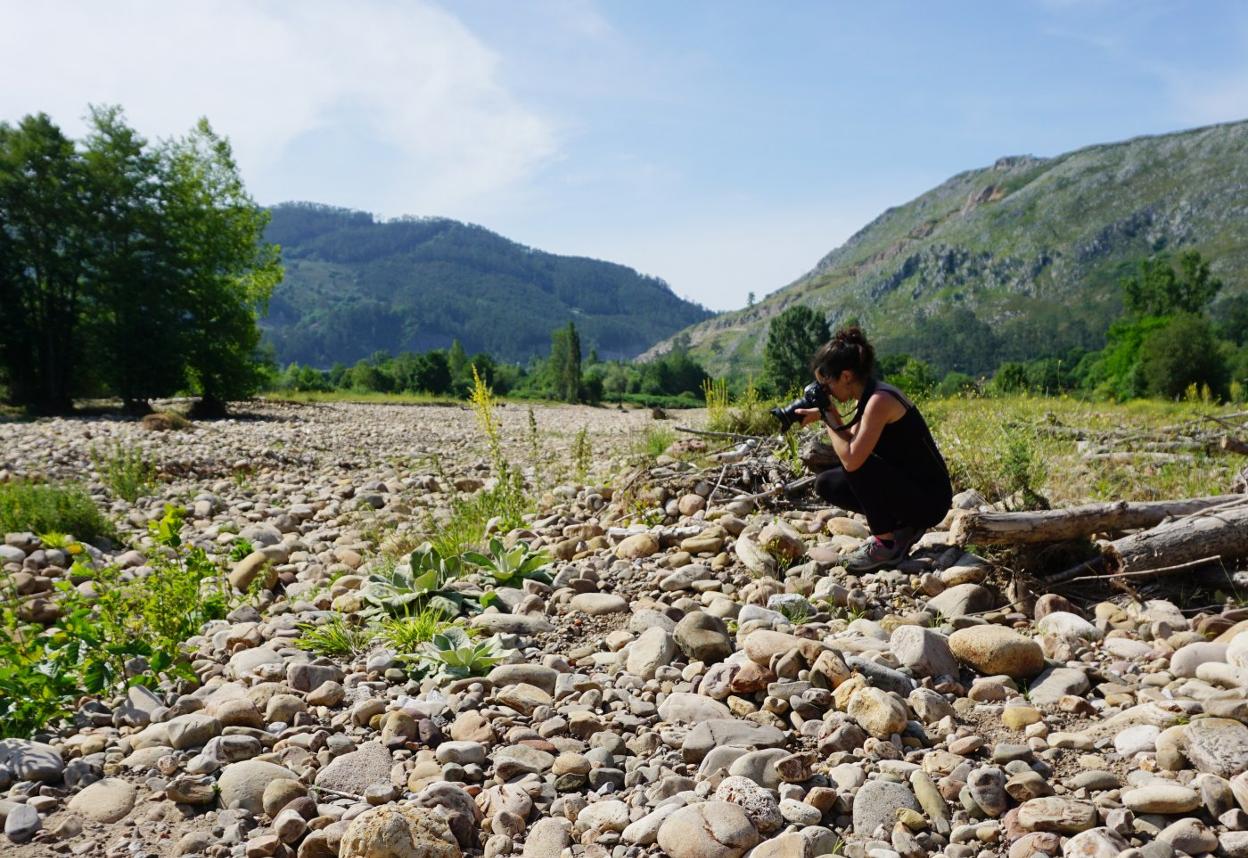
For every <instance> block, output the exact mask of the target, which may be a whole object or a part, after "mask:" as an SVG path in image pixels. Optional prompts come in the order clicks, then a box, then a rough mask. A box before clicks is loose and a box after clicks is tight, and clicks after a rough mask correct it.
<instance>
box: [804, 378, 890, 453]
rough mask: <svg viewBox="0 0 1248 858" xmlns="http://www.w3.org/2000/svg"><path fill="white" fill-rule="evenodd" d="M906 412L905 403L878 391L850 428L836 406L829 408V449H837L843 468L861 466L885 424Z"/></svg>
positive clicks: (871, 450)
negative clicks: (857, 420) (859, 418)
mask: <svg viewBox="0 0 1248 858" xmlns="http://www.w3.org/2000/svg"><path fill="white" fill-rule="evenodd" d="M810 410H811V411H813V412H814V413H815V415H816V418H817V416H818V413H819V412H818V411H815V409H810ZM905 413H906V407H905V406H904V405H902V404H901V403H900V402H898V401H897V399H896V398H895V397H892V396H885V395H883V394H879V393H877V394H875V395H873V396H872V397H871V398H870V399H869V400H867V407H866V410H864V411H863V413H862V420H860V421H859V422H858V423H857V425H855V426H854V427H853V428H852V429H850V428H847V427H845V426H844V425H843V424H842V423H841V415H840V414H839V413H838V412H837V411H836V409H835V408H829V409H828V411H827V415H828V438H829V439H831V442H832V449H833V450H835V451H836V455H837V457H838V458H839V459H840V460H841V464H842V465H843V466H844V467H845V470H847V471H856V470H858V469H859V468H861V467H862V464H863V462H865V461H867V457H868V456H870V455H871V453H872V452H873V451H874V450H875V445H876V443H877V442H878V441H879V440H880V433H881V432H883V431H884V427H885V426H887V425H888V424H889V423H892V422H893V421H895V420H898V419H900V418H901V417H902V416H903V415H904V414H905ZM803 417H805V415H803ZM803 422H805V420H803Z"/></svg>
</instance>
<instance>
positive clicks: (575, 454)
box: [572, 426, 594, 483]
mask: <svg viewBox="0 0 1248 858" xmlns="http://www.w3.org/2000/svg"><path fill="white" fill-rule="evenodd" d="M593 458H594V450H593V447H592V446H591V444H590V441H589V429H588V428H587V427H585V426H582V427H581V429H580V431H579V432H577V433H576V438H574V439H573V441H572V461H573V463H574V465H575V469H576V481H577V482H578V483H584V482H585V481H586V480H587V479H589V467H590V464H591V463H592V462H593Z"/></svg>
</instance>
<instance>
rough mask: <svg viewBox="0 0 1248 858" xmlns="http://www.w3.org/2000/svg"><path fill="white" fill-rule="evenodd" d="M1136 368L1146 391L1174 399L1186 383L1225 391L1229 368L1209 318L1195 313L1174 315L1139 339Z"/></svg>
mask: <svg viewBox="0 0 1248 858" xmlns="http://www.w3.org/2000/svg"><path fill="white" fill-rule="evenodd" d="M1139 367H1140V368H1139V372H1140V376H1141V378H1142V379H1143V382H1144V388H1145V392H1146V393H1148V394H1149V395H1151V396H1162V397H1165V398H1166V399H1177V398H1178V397H1180V396H1182V395H1183V393H1184V391H1186V390H1187V388H1188V386H1189V385H1192V384H1195V385H1197V386H1201V385H1206V384H1207V385H1209V388H1210V389H1211V390H1212V391H1213V392H1214V393H1215V394H1218V395H1223V394H1225V392H1226V385H1227V381H1228V380H1229V378H1228V375H1229V373H1228V368H1227V364H1226V359H1225V358H1224V357H1223V354H1222V350H1221V349H1220V348H1219V347H1218V342H1217V338H1216V337H1215V336H1214V334H1213V328H1212V326H1211V325H1210V324H1209V322H1208V321H1207V320H1206V319H1204V318H1202V317H1200V316H1198V315H1196V314H1194V313H1184V314H1182V315H1178V316H1175V317H1174V318H1173V319H1171V320H1170V321H1168V322H1167V323H1166V324H1165V325H1164V326H1162V327H1159V328H1157V329H1155V330H1153V331H1150V332H1149V333H1148V334H1147V335H1146V336H1145V337H1144V339H1143V341H1142V342H1141V343H1140V352H1139Z"/></svg>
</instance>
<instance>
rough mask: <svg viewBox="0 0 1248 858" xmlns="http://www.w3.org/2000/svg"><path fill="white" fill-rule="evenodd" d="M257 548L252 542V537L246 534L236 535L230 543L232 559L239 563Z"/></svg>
mask: <svg viewBox="0 0 1248 858" xmlns="http://www.w3.org/2000/svg"><path fill="white" fill-rule="evenodd" d="M255 550H256V546H255V545H253V544H252V542H251V540H250V539H247V538H246V537H244V536H239V537H235V539H234V541H233V542H231V543H230V560H231V562H233V563H237V562H238V561H240V560H242V559H243V558H244V557H246V556H247V555H248V554H251V553H252V552H253V551H255Z"/></svg>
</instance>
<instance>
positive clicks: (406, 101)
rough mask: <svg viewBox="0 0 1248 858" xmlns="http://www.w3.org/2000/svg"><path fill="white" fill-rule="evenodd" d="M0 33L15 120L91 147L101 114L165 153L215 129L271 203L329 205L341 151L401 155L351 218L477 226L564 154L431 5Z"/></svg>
mask: <svg viewBox="0 0 1248 858" xmlns="http://www.w3.org/2000/svg"><path fill="white" fill-rule="evenodd" d="M0 20H3V21H4V26H3V28H0V78H2V79H4V80H5V81H6V82H7V85H6V86H4V87H3V88H0V118H2V119H7V120H10V121H12V120H15V119H17V118H19V117H20V116H21V115H23V114H25V113H30V112H35V111H46V112H48V113H49V114H51V115H52V116H53V118H54V119H56V120H57V121H58V122H60V123H61V124H62V126H63V127H64V128H65V129H66V131H67V132H68V133H70V134H73V135H77V134H80V133H81V131H82V128H83V123H82V121H81V117H82V116H83V114H85V112H86V107H87V105H88V104H91V103H96V104H100V103H116V104H121V105H122V106H123V107H124V108H125V109H126V112H127V115H128V116H129V118H130V121H131V123H132V124H133V125H134V126H135V127H136V128H137V129H139V130H140V131H141V132H142V133H144V134H146V135H147V136H149V137H164V136H170V135H174V134H180V133H183V132H184V131H186V130H187V129H188V128H190V127H191V125H192V124H193V123H194V122H195V120H196V119H197V118H198V117H199V116H201V115H205V116H207V117H208V118H209V119H210V120H211V121H212V123H213V125H214V127H215V128H217V130H218V131H219V132H222V133H224V134H226V135H228V136H229V137H230V140H231V142H232V143H233V144H234V147H235V152H236V154H237V156H238V159H239V163H240V165H241V167H242V169H243V171H244V175H245V177H246V178H247V179H248V181H249V183H250V184H251V185H252V187H253V190H255V192H256V193H257V196H259V197H261V198H262V201H266V202H271V201H275V200H274V199H272V198H267V199H266V198H265V197H266V196H270V195H279V196H281V197H283V198H287V197H298V198H304V199H306V198H316V194H317V189H318V175H317V173H323V174H333V173H334V171H335V170H337V169H339V168H340V167H341V166H342V164H341V163H318V160H317V159H318V152H320V151H322V150H323V149H327V147H323V145H322V144H323V141H324V140H326V139H334V138H335V136H337V138H338V139H346V140H347V141H348V142H350V141H356V142H361V143H363V142H367V143H369V144H371V145H372V146H373V147H374V149H376V150H379V151H382V152H384V153H385V154H386V155H387V157H386V165H387V167H388V168H389V169H387V170H385V171H380V170H377V171H372V170H366V169H357V170H355V171H353V172H352V176H353V177H355V176H358V177H359V181H362V182H366V183H368V184H369V186H368V187H358V186H357V187H354V188H353V199H351V200H350V202H351V203H353V204H355V205H359V206H364V207H370V208H374V209H377V210H381V211H385V212H387V213H389V214H397V213H400V212H416V213H421V212H430V213H431V212H437V213H449V212H454V211H457V210H465V209H466V208H467V207H468V206H469V205H470V204H471V203H472V202H473V201H474V200H479V199H480V198H482V197H485V196H488V195H491V194H494V193H498V192H502V191H505V190H507V189H508V188H510V187H512V186H515V185H518V184H520V183H522V182H523V181H524V180H525V179H527V178H528V177H529V176H531V175H532V174H533V172H534V171H535V170H537V169H538V168H539V167H540V166H541V165H542V164H543V163H545V162H546V161H547V160H548V159H549V158H551V157H552V156H554V155H555V153H556V150H557V141H556V136H555V132H554V131H553V126H552V125H551V123H550V122H548V121H547V119H546V118H544V117H543V116H540V115H538V114H536V113H535V112H533V111H531V110H529V109H526V107H525V106H523V105H522V104H519V103H518V102H517V100H516V99H515V98H514V97H513V96H512V95H511V94H510V93H509V92H508V90H507V89H506V87H505V86H504V85H503V84H502V83H501V82H500V70H499V65H500V60H499V57H498V56H497V55H496V54H495V53H494V52H493V51H491V50H490V49H489V48H488V47H487V46H485V45H484V44H482V42H481V41H480V40H479V39H477V38H476V37H475V36H474V35H473V34H472V33H471V32H470V31H469V30H468V29H467V28H465V27H464V26H463V25H462V24H461V23H460V22H459V21H458V20H457V19H456V18H454V17H453V16H451V15H449V14H447V13H446V12H445V11H443V10H441V9H439V8H438V7H436V6H434V5H432V4H430V3H428V2H424V0H406V2H403V3H383V2H379V0H369V2H356V3H352V4H349V5H347V4H341V3H331V2H324V0H321V2H297V3H256V2H245V0H223V2H213V3H196V4H191V3H169V2H163V3H162V2H150V0H130V2H109V3H99V2H83V1H82V0H80V2H58V3H27V2H21V0H0ZM19 81H20V85H19V84H18V82H19ZM295 148H298V149H299V151H300V160H299V162H298V164H299V166H300V167H301V168H302V167H303V166H304V165H305V164H306V166H307V168H308V171H312V174H311V175H303V176H294V175H290V179H291V181H290V182H289V183H288V184H291V185H294V184H295V183H294V179H296V178H298V179H301V186H300V187H289V188H287V187H282V186H281V184H282V183H281V182H280V181H277V180H274V179H272V178H271V177H272V176H274V175H280V174H281V168H282V166H283V163H284V160H285V159H288V158H291V157H292V150H293V149H295ZM347 148H348V149H350V147H347ZM359 157H367V156H365V155H361V156H359ZM306 172H307V171H305V173H306ZM287 174H288V175H289V171H287ZM266 191H267V192H268V193H267V194H266V193H265V192H266Z"/></svg>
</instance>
